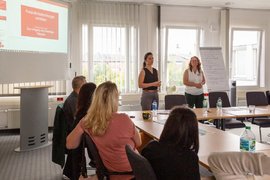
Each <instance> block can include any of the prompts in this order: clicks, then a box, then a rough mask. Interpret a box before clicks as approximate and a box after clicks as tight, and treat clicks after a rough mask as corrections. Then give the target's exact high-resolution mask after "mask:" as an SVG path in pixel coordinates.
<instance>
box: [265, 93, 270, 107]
mask: <svg viewBox="0 0 270 180" xmlns="http://www.w3.org/2000/svg"><path fill="white" fill-rule="evenodd" d="M265 94H266V97H267V101H268V104H269V105H270V91H266V92H265Z"/></svg>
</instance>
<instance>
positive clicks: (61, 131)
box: [52, 104, 67, 167]
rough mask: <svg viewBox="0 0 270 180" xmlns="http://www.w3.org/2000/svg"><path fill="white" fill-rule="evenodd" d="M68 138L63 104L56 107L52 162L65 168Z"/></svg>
mask: <svg viewBox="0 0 270 180" xmlns="http://www.w3.org/2000/svg"><path fill="white" fill-rule="evenodd" d="M66 137H67V121H66V119H65V114H64V110H63V104H59V105H58V106H57V107H56V111H55V116H54V123H53V139H52V161H53V162H54V163H56V164H59V165H61V167H64V165H65V152H66Z"/></svg>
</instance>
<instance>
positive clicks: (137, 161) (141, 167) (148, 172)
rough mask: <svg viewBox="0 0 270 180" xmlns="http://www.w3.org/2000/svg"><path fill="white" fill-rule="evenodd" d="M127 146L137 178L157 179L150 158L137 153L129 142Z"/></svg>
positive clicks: (141, 179)
mask: <svg viewBox="0 0 270 180" xmlns="http://www.w3.org/2000/svg"><path fill="white" fill-rule="evenodd" d="M125 148H126V153H127V157H128V160H129V163H130V165H131V168H132V170H133V173H134V175H135V179H138V180H149V179H151V180H156V179H157V178H156V175H155V173H154V170H153V168H152V166H151V164H150V163H149V162H148V160H147V159H145V158H144V157H143V156H141V155H140V154H138V153H136V152H135V151H134V150H133V149H132V147H131V146H130V145H129V144H127V145H126V147H125Z"/></svg>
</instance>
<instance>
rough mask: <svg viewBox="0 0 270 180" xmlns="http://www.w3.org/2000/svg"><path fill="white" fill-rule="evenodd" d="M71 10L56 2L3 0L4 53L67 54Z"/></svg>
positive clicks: (0, 40)
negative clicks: (7, 51) (69, 13)
mask: <svg viewBox="0 0 270 180" xmlns="http://www.w3.org/2000/svg"><path fill="white" fill-rule="evenodd" d="M67 37H68V7H67V5H66V4H62V3H58V2H56V1H52V0H0V50H11V51H34V52H59V53H67V42H68V40H67Z"/></svg>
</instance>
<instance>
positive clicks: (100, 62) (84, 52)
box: [70, 0, 139, 92]
mask: <svg viewBox="0 0 270 180" xmlns="http://www.w3.org/2000/svg"><path fill="white" fill-rule="evenodd" d="M71 16H72V23H71V46H70V48H71V49H70V52H71V54H70V58H71V61H72V62H74V63H75V64H76V65H75V66H74V67H73V68H74V71H76V72H80V71H81V69H82V70H83V72H82V73H85V74H86V75H87V76H89V80H92V81H94V82H96V83H101V81H106V80H112V81H114V82H115V83H116V84H117V85H118V88H119V90H120V91H122V92H132V91H137V76H138V42H139V39H138V38H139V35H138V33H139V30H138V29H139V28H138V27H139V5H138V4H132V3H120V2H113V3H110V2H97V1H90V0H79V1H77V2H75V3H73V5H72V13H71ZM78 59H79V61H80V62H79V63H78ZM87 62H88V67H82V66H85V64H86V63H87ZM106 64H107V65H106ZM118 66H120V68H119V67H118ZM97 68H99V69H97ZM117 68H118V69H117ZM98 73H103V74H102V76H103V77H104V79H101V78H102V77H101V76H100V77H99V74H98Z"/></svg>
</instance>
